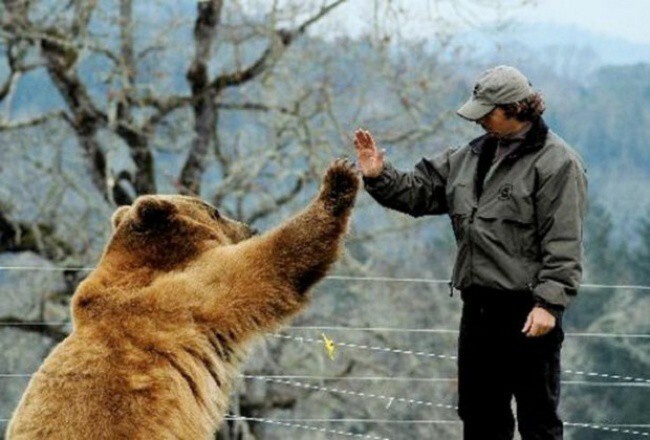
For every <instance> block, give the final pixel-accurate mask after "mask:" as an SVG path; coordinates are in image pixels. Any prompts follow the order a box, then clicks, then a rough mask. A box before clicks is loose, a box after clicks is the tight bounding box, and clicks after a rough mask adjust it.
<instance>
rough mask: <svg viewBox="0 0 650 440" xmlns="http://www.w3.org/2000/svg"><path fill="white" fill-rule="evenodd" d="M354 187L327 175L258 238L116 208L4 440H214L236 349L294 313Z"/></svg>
mask: <svg viewBox="0 0 650 440" xmlns="http://www.w3.org/2000/svg"><path fill="white" fill-rule="evenodd" d="M359 186H360V183H359V178H358V175H357V172H356V171H355V170H354V169H353V167H352V166H351V165H350V164H349V163H348V162H347V161H345V160H337V161H335V162H334V163H333V164H332V165H331V166H330V167H329V169H328V170H327V172H326V174H325V177H324V179H323V183H322V185H321V189H320V193H319V195H318V196H317V197H316V198H315V199H314V200H313V201H312V202H311V203H310V204H309V206H308V207H307V208H305V209H304V210H303V211H302V212H301V213H299V214H297V215H296V216H294V217H293V218H291V219H290V220H289V221H287V222H285V223H284V224H282V225H280V226H279V227H277V228H275V229H274V230H272V231H270V232H268V233H265V234H262V235H255V234H254V231H253V230H252V229H251V228H250V227H249V226H247V225H245V224H243V223H239V222H237V221H234V220H231V219H228V218H226V217H225V216H223V215H222V214H220V213H219V211H218V210H217V209H215V208H214V207H212V206H210V205H208V204H207V203H204V202H202V201H201V200H199V199H196V198H192V197H186V196H143V197H140V198H138V199H137V200H136V201H135V203H134V204H133V205H132V206H126V207H120V208H119V209H118V210H117V211H116V212H115V214H114V215H113V218H112V222H113V226H114V232H113V235H112V237H111V239H110V241H109V243H108V245H107V246H106V249H105V251H104V254H103V256H102V258H101V260H100V262H99V264H98V265H97V268H96V269H95V270H94V271H93V272H92V273H91V274H90V275H89V276H88V278H87V279H85V280H84V281H83V282H82V283H81V284H80V285H79V287H78V289H77V291H76V292H75V294H74V296H73V300H72V315H73V324H74V330H73V331H72V333H71V334H70V335H69V336H68V337H67V338H66V339H65V340H64V341H63V342H62V343H61V344H59V345H58V346H57V347H56V348H55V349H54V350H53V351H52V353H51V354H50V355H49V356H48V357H47V359H45V362H44V363H43V365H42V366H41V367H40V368H39V370H38V371H37V372H36V374H35V375H34V376H33V377H32V379H31V381H30V383H29V385H28V387H27V390H26V391H25V394H24V395H23V397H22V400H21V401H20V403H19V405H18V408H17V409H16V411H15V412H14V414H13V418H12V420H11V422H10V424H9V426H8V429H7V438H8V439H9V440H23V439H30V440H35V439H38V440H42V439H49V440H59V439H60V440H74V439H84V440H86V439H92V440H101V439H107V440H108V439H110V440H116V439H129V440H137V439H142V440H145V439H146V440H152V439H156V440H164V439H187V440H196V439H206V440H207V439H211V438H213V436H214V433H215V431H216V430H217V428H218V427H219V424H220V423H221V421H222V420H223V417H224V414H225V412H226V410H227V407H228V396H229V394H230V392H231V384H232V382H233V379H234V378H235V377H236V376H237V374H238V367H239V366H240V364H241V362H242V360H243V357H244V354H245V349H246V346H247V345H248V343H249V342H250V341H251V339H252V338H253V337H254V336H256V335H260V334H263V333H264V332H268V331H270V330H274V329H276V328H277V327H278V325H279V324H281V323H283V322H285V321H286V320H287V318H289V317H291V316H292V315H294V314H296V313H297V312H298V311H299V310H300V309H301V308H302V307H304V305H305V303H306V302H307V299H308V296H307V291H308V289H309V288H310V287H311V286H312V285H313V284H314V283H315V282H317V281H318V280H320V279H321V278H323V277H324V275H325V273H326V271H327V269H328V268H329V267H330V266H331V264H332V263H333V262H334V261H335V260H336V258H337V255H338V252H339V251H340V248H341V244H342V238H343V236H344V234H345V232H346V230H347V226H348V222H349V217H350V211H351V208H352V205H353V203H354V199H355V197H356V194H357V191H358V189H359Z"/></svg>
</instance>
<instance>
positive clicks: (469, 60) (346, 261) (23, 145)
mask: <svg viewBox="0 0 650 440" xmlns="http://www.w3.org/2000/svg"><path fill="white" fill-rule="evenodd" d="M338 3H342V2H331V3H330V4H327V3H323V4H322V5H320V4H318V5H312V6H311V7H308V6H304V7H303V8H302V9H301V8H300V7H297V6H296V7H295V8H293V9H292V8H287V9H286V10H278V11H269V12H268V13H267V14H259V15H255V16H248V15H246V14H243V13H242V10H241V8H240V7H238V5H239V3H238V2H233V3H228V2H225V4H223V5H222V4H221V2H220V1H208V2H203V3H200V4H199V7H198V9H197V8H196V7H192V8H181V9H180V10H176V9H174V8H173V7H169V10H168V13H158V14H149V13H148V11H147V10H146V9H144V8H141V9H138V7H134V5H133V4H132V3H131V2H130V1H128V0H120V1H119V2H108V1H105V2H101V1H100V2H70V3H69V4H68V5H67V6H65V5H62V4H58V3H52V2H47V1H43V2H33V4H32V5H31V6H30V7H31V8H33V9H32V10H29V11H27V10H23V8H24V7H27V6H26V5H27V3H25V2H12V1H10V0H4V1H3V2H2V6H0V12H1V13H2V15H1V17H2V18H1V19H0V26H1V29H2V34H0V35H1V36H0V46H1V49H2V50H3V52H4V53H5V57H4V59H3V61H2V63H3V64H1V67H0V108H1V109H2V111H3V113H2V117H1V118H0V266H14V267H15V266H37V267H41V268H66V270H63V271H49V270H42V271H29V272H24V271H6V270H2V271H0V323H4V324H3V325H0V352H2V353H3V356H2V357H1V358H0V375H2V374H6V375H16V374H28V373H30V372H32V371H34V370H35V369H36V368H37V367H38V365H39V364H40V362H41V361H42V359H43V357H44V356H45V355H46V354H47V353H48V352H49V350H50V349H51V348H52V346H53V345H54V344H56V342H57V341H59V340H61V338H63V337H64V336H65V334H66V333H67V332H68V331H69V330H70V326H69V324H66V323H67V322H69V310H68V308H69V300H70V296H71V294H72V293H73V291H74V288H75V287H76V285H77V284H78V283H79V282H80V281H81V280H82V279H83V277H84V276H85V275H86V273H87V272H86V271H84V270H78V269H77V268H80V267H92V266H93V265H94V264H95V263H96V261H97V259H98V258H99V256H100V254H101V250H102V247H103V245H104V244H105V242H106V240H107V239H108V237H109V236H110V225H109V222H108V219H109V216H110V214H111V212H112V211H113V210H114V209H115V206H117V205H119V204H124V203H130V202H131V201H132V200H133V198H134V197H135V196H137V195H138V194H143V193H147V192H159V193H170V192H174V193H176V192H183V193H197V194H200V195H201V197H203V198H205V199H206V200H208V201H210V202H212V203H214V204H216V205H217V206H219V207H221V208H223V209H224V210H225V211H226V212H227V213H229V214H231V215H233V216H235V217H237V218H239V219H242V220H244V221H248V222H251V223H252V224H253V225H255V226H256V227H258V228H259V229H261V230H265V229H269V228H270V227H272V226H273V225H275V224H278V223H280V222H281V221H283V220H284V219H286V218H287V217H288V216H289V215H291V213H293V212H296V211H297V210H299V209H300V207H302V206H303V205H304V204H305V203H306V201H307V200H308V199H309V198H310V197H311V196H313V195H314V194H315V192H316V187H317V184H318V182H319V178H320V175H321V173H322V172H323V170H324V169H325V168H326V166H327V163H329V161H330V160H331V159H332V158H334V157H336V156H341V155H352V154H353V151H352V146H351V140H350V136H351V134H352V132H353V131H354V130H355V129H356V128H357V127H364V128H367V129H369V130H371V131H372V132H373V133H374V134H375V135H376V137H377V140H378V142H379V143H380V145H381V146H383V147H385V148H387V149H388V154H389V157H390V159H391V161H393V162H394V163H395V164H396V165H397V166H398V167H400V168H408V167H410V166H412V164H414V163H415V162H416V161H417V160H418V159H419V158H420V157H421V156H430V155H433V154H435V153H436V152H438V151H441V150H442V149H444V148H446V147H448V146H451V145H460V144H462V143H463V142H466V141H467V140H469V139H471V138H472V137H473V136H475V135H477V134H479V132H478V130H477V127H475V126H473V125H472V124H467V123H465V122H464V121H461V120H459V118H457V117H456V116H455V115H454V111H455V109H456V108H457V106H458V105H459V103H461V102H462V101H463V100H464V99H465V98H466V95H467V94H468V91H469V90H470V89H471V87H472V85H473V80H474V78H475V77H476V75H477V74H478V73H479V72H480V71H481V70H483V69H484V68H485V67H487V66H490V65H493V64H498V63H508V64H513V65H515V66H517V67H519V68H520V69H521V70H523V71H524V72H525V73H526V74H527V75H528V76H529V78H531V80H532V81H533V85H534V86H535V87H536V88H539V89H541V90H542V92H543V93H544V95H545V96H546V99H547V103H548V111H547V114H546V119H547V121H548V122H549V125H550V126H551V128H552V129H553V130H554V131H556V132H557V133H559V134H560V135H561V136H562V137H564V138H565V139H566V140H567V141H568V142H569V143H570V144H571V145H572V146H574V147H575V148H576V149H577V150H578V151H579V152H580V154H581V155H582V156H583V158H584V159H585V162H586V163H587V167H588V170H589V171H588V173H589V179H590V182H589V184H590V187H589V191H590V211H589V215H588V219H587V223H586V229H585V251H586V268H585V269H586V271H585V283H588V284H608V285H620V284H626V285H646V286H647V285H650V197H648V193H649V190H648V184H649V183H650V154H648V148H647V145H646V140H647V139H649V138H650V133H649V131H650V74H649V73H650V65H649V64H635V65H607V64H606V63H604V64H603V65H601V66H596V67H594V68H593V71H591V72H590V73H589V74H588V75H586V77H584V76H581V75H575V74H574V73H575V70H574V69H573V70H572V69H563V68H561V67H562V63H561V62H562V60H565V62H566V63H567V64H568V63H569V62H572V63H575V59H574V58H575V57H576V56H578V55H576V54H579V53H584V52H580V51H576V50H573V51H571V50H570V49H571V46H570V45H568V46H567V48H566V51H565V52H563V53H565V54H567V53H568V54H571V53H573V54H574V56H573V57H570V56H568V57H567V56H558V55H557V51H556V52H555V55H556V56H555V57H551V55H550V54H549V53H547V54H546V55H547V56H540V54H539V52H538V51H534V50H527V49H526V47H525V46H520V45H514V46H513V48H512V50H510V51H505V52H504V51H500V52H495V53H493V54H482V55H481V56H480V57H477V56H475V54H474V53H473V52H472V50H470V48H468V47H466V46H464V45H462V44H460V43H458V42H457V41H456V40H454V39H453V38H452V36H451V35H450V34H449V33H447V32H441V33H440V34H438V33H436V35H435V38H432V41H427V42H416V41H410V40H407V39H400V38H397V37H393V36H392V35H388V34H382V32H381V31H377V32H376V33H374V34H371V35H366V36H362V37H359V38H338V39H336V40H331V39H327V38H320V37H319V35H317V34H314V33H309V32H306V31H307V30H308V29H309V26H311V25H313V24H314V23H316V22H317V21H318V20H320V19H321V18H322V17H325V16H326V15H327V14H328V13H330V11H331V10H330V9H327V8H328V7H332V8H335V7H336V6H337V4H338ZM118 4H119V6H120V7H115V6H116V5H118ZM52 5H59V6H56V8H55V9H54V12H52V9H51V8H50V6H52ZM201 5H202V6H201ZM89 6H91V7H89ZM210 8H212V9H210ZM163 10H164V9H163ZM332 10H333V9H332ZM46 12H47V13H46ZM272 12H275V15H274V14H273V13H272ZM442 24H444V23H441V27H442ZM55 25H56V26H55ZM202 26H203V27H202ZM63 29H66V30H67V32H63V31H62V30H63ZM55 30H56V31H55ZM190 48H191V49H190ZM195 48H196V50H195ZM574 49H575V48H574ZM551 59H552V62H551V61H550V60H551ZM558 66H559V67H560V68H558ZM454 252H455V245H454V243H453V237H452V234H451V231H450V227H449V224H448V220H447V219H446V218H425V219H417V220H415V219H411V218H408V217H406V216H403V215H400V214H397V213H392V212H388V211H385V210H383V209H382V208H380V207H378V206H376V204H375V203H374V202H373V201H372V200H370V198H369V197H368V196H367V195H365V194H364V195H362V196H361V197H360V199H359V202H358V205H357V208H356V209H355V213H354V218H353V227H352V230H351V232H350V236H349V239H348V242H347V246H346V253H345V255H344V256H343V258H342V260H341V261H340V263H339V264H338V265H337V267H336V269H335V273H336V275H350V276H361V277H363V276H382V277H395V278H427V279H440V280H444V279H447V278H449V274H450V268H451V264H452V262H453V256H454ZM649 298H650V297H649V296H648V293H647V291H642V290H635V289H588V288H584V289H583V291H582V292H581V293H580V295H579V297H578V298H577V299H576V301H575V303H574V304H573V306H572V308H571V310H570V311H569V312H568V313H567V316H566V329H567V331H568V332H573V333H578V332H581V333H582V332H589V333H614V334H620V333H629V334H648V333H649V330H650V323H649V322H648V319H647V316H648V310H650V300H649ZM459 309H460V300H459V298H458V295H455V296H454V297H449V290H448V288H447V287H446V286H445V285H441V284H426V283H413V282H394V283H390V282H381V283H376V282H371V281H361V280H356V281H349V280H348V281H346V280H340V279H328V280H326V281H324V282H323V283H322V284H321V285H320V286H318V287H317V289H315V292H314V299H313V304H312V307H311V308H310V309H309V310H308V312H307V313H306V314H305V315H303V316H301V317H300V318H299V319H298V320H297V321H295V322H294V323H293V325H294V328H290V329H287V330H286V331H283V333H282V334H283V335H285V337H283V338H279V337H273V336H270V337H269V338H267V339H266V340H265V341H264V342H262V343H261V344H260V345H259V346H258V347H257V348H256V350H255V353H254V356H253V357H252V360H251V362H250V363H249V365H248V367H247V369H246V374H247V375H249V376H256V377H255V378H253V377H251V378H248V379H244V380H242V383H241V386H240V388H239V391H238V392H237V393H236V395H235V396H234V400H233V405H232V408H231V412H232V414H236V415H239V416H243V417H248V418H265V419H325V418H331V419H344V418H345V419H355V420H357V421H354V422H347V421H346V422H339V423H336V424H328V425H322V424H313V425H314V426H316V425H317V426H319V427H321V426H323V427H326V428H328V429H335V430H337V429H340V430H342V431H345V432H350V433H360V434H364V435H377V436H382V437H387V438H393V439H401V438H459V432H460V431H459V429H458V426H457V425H453V424H439V425H435V424H430V425H424V424H422V425H421V424H412V425H394V424H388V423H386V424H382V423H373V422H364V421H363V419H391V420H400V419H401V420H413V419H445V420H453V419H455V412H454V411H453V410H450V409H449V408H444V405H451V406H453V405H455V383H454V382H453V380H447V381H444V380H441V381H437V382H435V381H430V382H426V381H421V382H415V381H411V382H408V381H397V380H392V381H391V380H384V381H379V380H377V381H359V380H350V378H354V377H366V376H372V377H410V378H420V379H426V378H438V379H453V378H454V377H455V363H454V362H453V361H450V360H448V359H447V360H445V359H444V358H439V357H436V356H412V355H405V354H401V355H400V354H396V353H392V352H391V353H386V352H381V351H369V350H363V349H357V348H352V347H349V345H348V346H347V347H346V346H340V347H339V349H338V353H337V356H336V358H335V360H334V361H331V360H329V358H328V357H327V355H326V353H325V351H324V350H323V348H322V344H321V342H320V341H321V333H323V332H326V333H327V335H328V336H329V337H331V338H332V339H334V341H336V342H339V343H347V344H359V345H367V346H380V347H392V348H396V349H404V350H414V351H420V352H423V353H428V354H442V355H453V354H454V353H455V350H456V348H455V347H456V346H455V335H454V334H447V333H431V334H420V333H407V332H395V331H389V330H387V329H386V328H406V329H423V328H436V329H455V328H457V325H458V317H459ZM43 322H47V323H59V324H57V325H36V324H30V323H43ZM323 326H327V327H352V328H378V329H379V330H376V331H372V332H370V331H352V330H343V329H340V328H338V329H330V330H320V329H305V328H304V327H323ZM295 327H303V328H302V329H301V328H295ZM646 341H647V339H630V338H580V337H569V338H567V340H566V342H565V357H564V367H565V368H566V369H571V370H573V371H576V370H579V371H584V372H598V373H601V374H609V375H621V376H630V377H632V378H637V379H638V378H641V379H643V378H644V375H647V371H648V367H649V366H650V352H649V350H648V348H649V347H648V342H646ZM288 375H289V376H303V377H304V376H310V377H314V376H316V377H319V379H310V380H307V379H304V380H299V379H293V380H289V379H286V380H282V379H269V376H273V377H277V376H288ZM262 377H265V378H267V379H263V378H262ZM325 377H327V378H328V379H325ZM334 379H336V380H334ZM563 379H564V380H565V381H566V382H567V383H566V385H565V387H564V389H563V393H564V401H563V408H562V414H563V415H564V417H565V420H566V421H569V422H579V423H583V422H585V423H594V424H644V423H647V422H648V421H647V419H645V418H644V417H647V412H648V411H647V409H648V405H647V402H648V401H649V399H648V398H649V397H650V396H649V391H648V390H649V388H648V387H647V386H644V385H647V380H646V382H641V381H636V382H637V383H636V386H632V385H629V383H630V382H635V381H634V380H628V381H623V383H622V384H621V385H625V384H628V385H625V386H615V387H614V386H611V387H610V386H602V383H603V382H617V381H615V380H613V379H612V378H611V377H585V376H584V375H571V374H565V376H564V377H563ZM27 380H28V377H9V376H0V419H8V418H9V417H10V414H11V411H12V410H13V408H14V407H15V405H16V403H17V400H18V398H19V397H20V395H21V393H22V391H23V390H24V387H25V385H26V384H27ZM588 381H592V382H596V384H591V385H590V384H588V383H585V382H588ZM287 382H290V383H287ZM297 383H301V384H302V386H300V385H297ZM599 384H601V385H599ZM307 385H308V386H309V387H311V388H308V387H307ZM333 388H338V389H346V390H350V391H354V392H356V393H364V395H365V396H366V397H362V396H360V395H354V394H341V393H337V392H334V391H332V389H333ZM370 393H374V394H377V395H384V396H396V397H402V398H404V399H412V400H414V401H423V402H434V403H436V404H440V405H443V407H442V408H438V407H433V408H432V407H431V406H427V405H417V404H412V402H411V403H409V402H399V401H396V402H394V403H392V404H391V405H389V406H388V408H387V403H388V402H387V401H386V400H385V399H372V398H368V397H367V395H368V394H370ZM303 424H304V423H303ZM3 429H4V424H3V425H0V431H2V430H3ZM287 429H289V428H282V427H278V426H273V425H270V424H265V423H256V422H254V421H251V420H248V421H246V420H238V421H232V422H229V423H228V424H227V426H225V427H224V430H223V431H222V432H221V433H220V434H219V438H220V439H224V440H225V439H253V438H258V439H261V438H263V439H274V438H286V436H287ZM289 432H291V434H290V435H291V436H292V438H310V439H319V438H330V437H328V435H327V434H317V433H311V432H306V433H303V432H300V431H298V430H295V431H294V430H291V431H289ZM567 433H568V435H567V438H569V439H579V440H586V439H601V438H602V439H608V438H619V437H620V438H628V437H625V435H624V434H618V436H617V434H613V433H611V432H603V431H598V430H594V429H588V428H577V427H574V428H567ZM303 434H304V436H303ZM319 435H321V437H319Z"/></svg>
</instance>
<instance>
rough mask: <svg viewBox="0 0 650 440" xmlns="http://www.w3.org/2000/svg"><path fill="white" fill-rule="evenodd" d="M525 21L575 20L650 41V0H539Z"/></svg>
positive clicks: (583, 25) (608, 32)
mask: <svg viewBox="0 0 650 440" xmlns="http://www.w3.org/2000/svg"><path fill="white" fill-rule="evenodd" d="M520 17H521V18H522V19H523V20H525V21H548V22H553V23H560V24H575V25H577V26H579V27H581V28H584V29H588V30H590V31H593V32H597V33H599V34H605V35H609V36H615V37H621V38H624V39H626V40H629V41H632V42H635V43H646V44H650V23H649V20H650V0H538V1H537V6H536V7H527V8H525V9H524V10H523V11H522V12H521V15H520Z"/></svg>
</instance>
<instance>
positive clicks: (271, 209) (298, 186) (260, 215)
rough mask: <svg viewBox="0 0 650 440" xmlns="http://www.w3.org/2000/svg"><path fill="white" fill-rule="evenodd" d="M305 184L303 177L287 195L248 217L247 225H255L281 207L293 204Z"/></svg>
mask: <svg viewBox="0 0 650 440" xmlns="http://www.w3.org/2000/svg"><path fill="white" fill-rule="evenodd" d="M304 184H305V177H304V176H301V177H299V178H298V179H297V180H296V183H295V184H294V186H293V188H291V190H289V191H288V192H287V193H286V194H283V195H281V196H280V197H278V198H276V199H275V200H274V201H273V203H272V204H270V205H268V206H266V207H262V208H260V209H258V210H257V211H255V212H253V213H252V214H251V215H249V216H248V218H247V219H246V221H247V223H251V224H252V223H255V222H256V221H258V220H260V219H261V218H264V217H266V216H268V215H270V214H272V213H274V212H276V211H277V210H278V208H279V207H281V206H284V205H286V204H287V203H289V202H291V201H292V200H293V199H295V198H296V196H298V194H300V191H301V190H302V188H303V186H304Z"/></svg>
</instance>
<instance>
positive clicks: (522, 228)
mask: <svg viewBox="0 0 650 440" xmlns="http://www.w3.org/2000/svg"><path fill="white" fill-rule="evenodd" d="M476 216H477V217H478V218H479V219H480V220H481V223H480V225H477V226H480V229H481V231H480V232H481V234H482V235H484V236H485V238H486V239H488V240H489V241H491V242H493V243H497V244H499V245H500V246H501V247H502V248H503V249H504V250H505V251H506V252H507V253H508V254H510V256H513V257H526V258H528V259H535V258H536V257H537V256H538V255H539V249H538V248H539V243H538V240H537V227H536V222H535V207H534V205H533V202H532V198H531V197H530V196H526V195H523V194H517V192H516V191H513V190H510V191H507V192H506V191H503V192H500V193H499V194H498V195H497V196H496V197H494V198H492V199H491V200H489V201H486V202H485V204H484V205H483V206H481V207H480V208H479V210H478V212H477V215H476Z"/></svg>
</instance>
